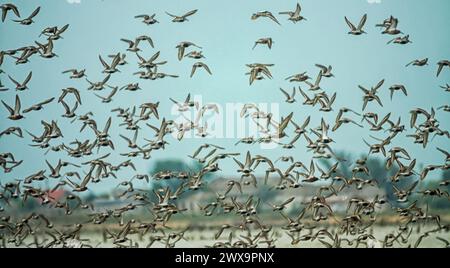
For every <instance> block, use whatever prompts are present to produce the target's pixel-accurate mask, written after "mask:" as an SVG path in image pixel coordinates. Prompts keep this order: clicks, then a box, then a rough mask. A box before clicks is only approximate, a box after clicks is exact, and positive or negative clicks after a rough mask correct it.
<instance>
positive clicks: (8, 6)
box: [0, 4, 20, 22]
mask: <svg viewBox="0 0 450 268" xmlns="http://www.w3.org/2000/svg"><path fill="white" fill-rule="evenodd" d="M0 9H1V10H2V22H5V19H6V15H7V14H8V11H10V10H11V11H12V12H14V14H15V15H16V16H17V17H18V18H20V13H19V9H18V8H17V7H16V6H15V5H14V4H2V5H0Z"/></svg>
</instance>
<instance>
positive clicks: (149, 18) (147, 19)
mask: <svg viewBox="0 0 450 268" xmlns="http://www.w3.org/2000/svg"><path fill="white" fill-rule="evenodd" d="M155 16H156V14H153V15H151V16H150V15H146V14H143V15H137V16H134V18H135V19H141V18H142V22H143V23H145V24H147V25H152V24H155V23H159V21H157V20H156V19H155Z"/></svg>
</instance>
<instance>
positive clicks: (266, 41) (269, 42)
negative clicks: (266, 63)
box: [252, 37, 273, 49]
mask: <svg viewBox="0 0 450 268" xmlns="http://www.w3.org/2000/svg"><path fill="white" fill-rule="evenodd" d="M258 44H260V45H267V47H268V48H269V49H271V48H272V44H273V41H272V38H270V37H267V38H260V39H258V40H256V41H255V45H254V46H253V48H252V49H255V47H256V46H257V45H258Z"/></svg>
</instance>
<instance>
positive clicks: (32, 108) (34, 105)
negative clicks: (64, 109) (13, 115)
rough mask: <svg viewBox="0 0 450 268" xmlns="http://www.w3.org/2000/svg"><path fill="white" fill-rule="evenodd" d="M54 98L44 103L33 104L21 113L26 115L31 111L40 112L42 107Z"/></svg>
mask: <svg viewBox="0 0 450 268" xmlns="http://www.w3.org/2000/svg"><path fill="white" fill-rule="evenodd" d="M54 99H55V98H50V99H47V100H44V101H41V102H39V103H37V104H33V105H32V106H31V107H29V108H27V109H25V110H23V111H22V113H24V114H26V113H29V112H31V111H40V110H42V108H43V107H44V105H46V104H49V103H50V102H52V101H53V100H54Z"/></svg>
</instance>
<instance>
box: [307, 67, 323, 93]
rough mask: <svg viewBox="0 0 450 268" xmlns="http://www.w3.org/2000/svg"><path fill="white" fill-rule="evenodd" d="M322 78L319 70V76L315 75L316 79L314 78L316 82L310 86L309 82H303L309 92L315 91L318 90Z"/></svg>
mask: <svg viewBox="0 0 450 268" xmlns="http://www.w3.org/2000/svg"><path fill="white" fill-rule="evenodd" d="M322 76H323V73H322V70H320V71H319V74H317V78H316V81H315V82H314V84H312V83H311V82H309V81H306V80H305V81H304V82H305V83H306V84H307V85H308V86H309V90H311V91H316V90H319V89H320V81H321V80H322Z"/></svg>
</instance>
